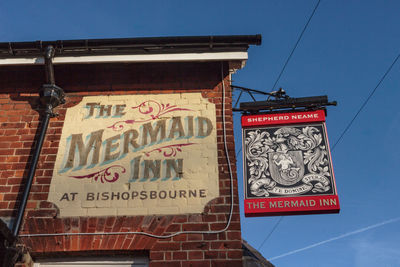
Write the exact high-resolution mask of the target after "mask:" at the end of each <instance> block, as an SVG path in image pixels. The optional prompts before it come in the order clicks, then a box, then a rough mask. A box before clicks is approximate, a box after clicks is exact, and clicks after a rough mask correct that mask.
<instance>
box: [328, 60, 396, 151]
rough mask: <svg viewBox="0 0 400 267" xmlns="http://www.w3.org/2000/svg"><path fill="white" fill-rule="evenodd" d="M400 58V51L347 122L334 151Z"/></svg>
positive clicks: (333, 147)
mask: <svg viewBox="0 0 400 267" xmlns="http://www.w3.org/2000/svg"><path fill="white" fill-rule="evenodd" d="M399 58H400V53H399V54H398V55H397V57H396V58H395V59H394V60H393V62H392V64H391V65H390V66H389V68H388V69H387V70H386V72H385V74H383V76H382V78H381V79H380V80H379V82H378V84H377V85H376V86H375V88H374V89H373V90H372V91H371V93H370V94H369V96H368V97H367V99H366V100H365V101H364V103H363V104H362V105H361V107H360V108H359V109H358V111H357V113H356V114H355V115H354V117H353V119H351V121H350V122H349V124H347V126H346V128H345V129H344V131H343V132H342V134H341V135H340V137H339V139H338V140H337V141H336V142H335V144H334V145H333V146H332V151H333V150H334V149H335V147H336V145H337V144H338V143H339V142H340V141H341V140H342V138H343V136H344V135H345V134H346V132H347V131H348V130H349V129H350V127H351V125H352V124H353V122H354V121H355V120H356V118H357V117H358V115H359V114H360V113H361V111H362V110H363V109H364V107H365V106H366V105H367V104H368V101H369V100H370V99H371V97H372V96H373V95H374V94H375V92H376V90H377V89H378V87H379V86H380V85H381V83H382V82H383V80H385V78H386V76H387V75H388V74H389V72H390V71H391V70H392V68H393V66H394V64H396V62H397V60H398V59H399Z"/></svg>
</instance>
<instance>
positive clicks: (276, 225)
mask: <svg viewBox="0 0 400 267" xmlns="http://www.w3.org/2000/svg"><path fill="white" fill-rule="evenodd" d="M320 2H321V0H318V2H317V4H316V5H315V7H314V9H313V11H312V13H311V15H310V17H309V18H308V20H307V23H306V24H305V25H304V28H303V30H302V31H301V33H300V36H299V38H298V39H297V41H296V43H295V45H294V47H293V49H292V51H291V52H290V54H289V56H288V58H287V59H286V62H285V64H284V65H283V68H282V70H281V72H280V73H279V75H278V78H277V79H276V81H275V83H274V86H273V87H272V91H273V90H274V89H275V86H276V84H277V83H278V81H279V80H280V78H281V76H282V74H283V72H284V71H285V69H286V66H287V64H288V63H289V61H290V59H291V58H292V55H293V53H294V51H295V50H296V48H297V45H298V44H299V42H300V40H301V38H302V37H303V34H304V32H305V31H306V29H307V27H308V25H309V24H310V21H311V19H312V18H313V16H314V14H315V12H316V11H317V8H318V6H319V3H320ZM238 154H239V153H238ZM282 220H283V216H281V217H280V218H279V220H278V221H277V223H276V224H275V225H274V227H273V228H272V229H271V231H270V232H269V233H268V235H267V236H266V237H265V239H264V241H263V242H262V243H261V245H260V247H259V248H258V249H260V248H261V247H262V246H263V245H264V244H265V242H267V240H268V239H269V238H270V237H271V235H272V234H273V233H274V231H275V230H276V229H277V228H278V226H279V224H280V223H281V222H282Z"/></svg>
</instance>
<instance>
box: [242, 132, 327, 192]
mask: <svg viewBox="0 0 400 267" xmlns="http://www.w3.org/2000/svg"><path fill="white" fill-rule="evenodd" d="M275 129H277V130H274V131H273V130H272V129H271V130H270V131H269V132H268V131H267V130H259V129H258V130H253V131H247V132H246V138H245V144H246V165H247V169H248V174H249V178H248V180H247V182H248V183H249V184H250V187H249V188H250V193H251V194H252V195H254V196H269V195H270V194H271V193H273V194H276V195H287V194H292V195H295V194H303V193H306V192H309V191H312V192H313V193H316V192H327V191H328V190H329V189H331V186H330V181H329V179H328V178H326V177H329V176H331V174H330V170H329V161H328V157H327V155H328V153H327V151H326V145H325V143H324V142H323V138H322V134H321V131H320V130H319V129H317V127H313V126H301V127H281V128H275ZM272 131H273V132H272ZM305 165H306V169H305ZM310 177H311V178H310ZM299 182H301V184H303V185H304V186H302V187H301V186H300V187H299V184H298V183H299ZM301 184H300V185H301ZM277 185H283V186H284V187H278V186H277ZM295 185H297V186H295ZM290 186H292V187H290Z"/></svg>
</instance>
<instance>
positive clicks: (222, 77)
mask: <svg viewBox="0 0 400 267" xmlns="http://www.w3.org/2000/svg"><path fill="white" fill-rule="evenodd" d="M221 83H222V128H223V137H224V153H225V157H226V160H227V164H228V171H229V178H230V187H231V190H230V194H231V205H230V211H229V217H228V220H227V222H226V225H225V227H224V228H223V229H221V230H215V231H179V232H176V233H173V234H169V235H154V234H151V233H147V232H100V233H99V232H95V233H53V234H49V233H47V234H22V235H19V237H47V236H81V235H128V234H137V235H144V236H148V237H154V238H159V239H166V238H171V237H174V236H177V235H180V234H219V233H222V232H225V231H226V230H228V228H229V226H230V224H231V221H232V216H233V202H234V199H233V193H234V192H233V174H232V166H231V161H230V158H229V153H228V145H227V141H226V117H225V116H226V114H225V113H226V112H225V94H226V92H225V91H226V89H225V81H224V66H223V62H221Z"/></svg>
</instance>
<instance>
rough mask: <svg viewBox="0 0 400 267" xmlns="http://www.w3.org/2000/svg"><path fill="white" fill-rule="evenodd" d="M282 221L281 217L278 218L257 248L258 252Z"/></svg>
mask: <svg viewBox="0 0 400 267" xmlns="http://www.w3.org/2000/svg"><path fill="white" fill-rule="evenodd" d="M282 220H283V216H281V217H280V218H279V220H278V221H277V222H276V223H275V225H274V227H273V228H272V229H271V231H270V232H269V234H268V235H267V237H265V239H264V241H263V242H262V243H261V245H260V246H259V247H258V250H260V248H262V246H263V245H264V243H265V242H266V241H267V240H268V239H269V237H270V236H271V235H272V233H273V232H274V231H275V229H276V228H277V227H278V225H279V224H280V223H281V221H282Z"/></svg>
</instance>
